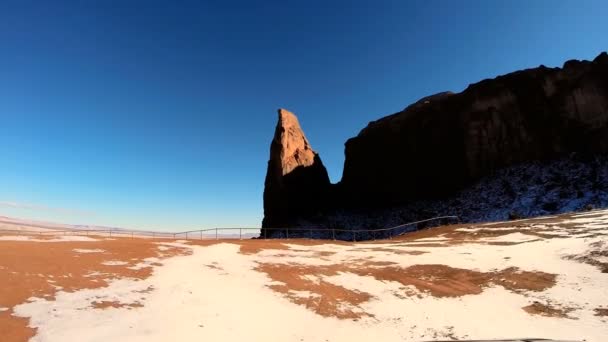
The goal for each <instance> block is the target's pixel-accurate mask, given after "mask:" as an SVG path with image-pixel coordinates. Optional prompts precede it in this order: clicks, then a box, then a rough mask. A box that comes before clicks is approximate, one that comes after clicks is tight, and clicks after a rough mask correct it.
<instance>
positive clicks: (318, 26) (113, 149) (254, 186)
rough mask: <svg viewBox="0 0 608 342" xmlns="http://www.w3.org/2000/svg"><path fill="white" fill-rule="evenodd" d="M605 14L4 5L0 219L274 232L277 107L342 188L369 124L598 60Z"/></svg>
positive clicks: (497, 5)
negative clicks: (265, 221) (470, 89)
mask: <svg viewBox="0 0 608 342" xmlns="http://www.w3.org/2000/svg"><path fill="white" fill-rule="evenodd" d="M262 3H263V4H262ZM607 13H608V2H607V1H605V0H598V1H557V0H546V1H534V0H525V1H515V0H509V1H493V0H490V1H487V0H486V1H449V0H444V1H426V0H425V1H423V0H420V1H405V0H404V1H365V2H360V1H336V2H331V1H266V2H264V1H191V2H188V1H139V2H131V1H74V2H63V1H23V0H19V1H10V0H8V1H2V2H1V3H0V47H1V50H0V127H1V130H0V158H1V159H0V160H1V162H0V215H6V216H16V217H25V218H32V219H42V220H52V221H59V222H65V223H89V224H104V225H113V226H121V227H134V228H135V227H140V228H153V229H163V230H185V229H196V228H199V227H200V228H206V227H215V226H224V227H225V226H237V227H238V226H254V227H258V226H259V225H260V222H261V219H262V215H263V213H262V191H263V184H264V175H265V172H266V162H267V160H268V152H269V145H270V140H271V138H272V134H273V131H274V126H275V124H276V109H277V108H278V107H285V108H288V109H290V110H292V111H293V112H295V113H297V114H298V116H299V118H300V122H301V124H302V125H303V128H304V130H305V132H306V134H307V136H308V138H309V140H310V142H311V144H312V145H313V148H315V149H316V150H317V151H318V152H320V154H321V158H322V159H323V161H324V163H325V165H326V166H327V168H328V171H329V173H330V177H331V179H332V181H334V182H336V181H338V180H339V179H340V177H341V173H342V166H343V162H344V151H343V150H344V145H343V144H344V142H345V141H346V139H347V138H349V137H352V136H354V135H356V134H357V133H358V132H359V130H360V129H362V128H363V127H364V126H365V125H366V124H367V123H368V122H369V121H371V120H375V119H378V118H380V117H381V116H383V115H386V114H391V113H393V112H396V111H399V110H400V109H402V108H404V107H405V106H407V105H408V104H410V103H411V102H413V101H415V100H417V99H418V98H420V97H423V96H426V95H429V94H433V93H437V92H440V91H444V90H452V91H461V90H463V89H464V88H465V87H466V86H467V85H468V84H469V83H473V82H476V81H478V80H480V79H483V78H488V77H494V76H496V75H498V74H503V73H506V72H509V71H513V70H516V69H521V68H526V67H535V66H538V65H540V64H545V65H547V66H561V64H562V63H563V62H564V61H565V60H567V59H571V58H577V59H591V58H593V57H595V56H596V55H597V54H599V52H601V51H603V50H606V49H608V44H607V43H608V38H607V37H608V20H607V19H606V14H607Z"/></svg>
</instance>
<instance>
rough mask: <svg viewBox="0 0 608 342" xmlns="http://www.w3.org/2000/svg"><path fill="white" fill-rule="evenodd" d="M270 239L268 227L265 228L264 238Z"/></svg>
mask: <svg viewBox="0 0 608 342" xmlns="http://www.w3.org/2000/svg"><path fill="white" fill-rule="evenodd" d="M266 239H268V228H266V229H264V240H266Z"/></svg>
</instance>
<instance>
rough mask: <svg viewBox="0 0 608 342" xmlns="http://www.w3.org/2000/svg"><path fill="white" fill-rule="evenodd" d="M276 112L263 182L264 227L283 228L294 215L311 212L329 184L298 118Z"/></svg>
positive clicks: (282, 112) (312, 213)
mask: <svg viewBox="0 0 608 342" xmlns="http://www.w3.org/2000/svg"><path fill="white" fill-rule="evenodd" d="M278 114H279V118H278V119H279V120H278V123H277V127H276V129H275V132H274V138H273V139H272V143H271V144H270V160H269V161H268V170H267V172H266V181H265V182H264V221H263V222H262V227H264V228H270V227H285V226H288V225H291V224H292V223H293V220H297V218H298V217H308V216H310V215H314V214H315V211H317V210H319V208H322V206H320V202H323V200H324V198H325V197H324V195H325V194H326V192H327V190H328V188H329V186H330V183H329V176H328V175H327V170H326V169H325V166H323V163H322V162H321V158H319V155H318V154H317V153H316V152H315V151H313V150H312V148H311V147H310V144H309V143H308V140H307V139H306V136H305V135H304V132H303V131H302V128H301V127H300V123H299V122H298V118H297V117H296V116H295V115H294V114H293V113H291V112H289V111H288V110H285V109H279V110H278Z"/></svg>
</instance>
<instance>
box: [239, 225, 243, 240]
mask: <svg viewBox="0 0 608 342" xmlns="http://www.w3.org/2000/svg"><path fill="white" fill-rule="evenodd" d="M239 240H243V229H242V228H239Z"/></svg>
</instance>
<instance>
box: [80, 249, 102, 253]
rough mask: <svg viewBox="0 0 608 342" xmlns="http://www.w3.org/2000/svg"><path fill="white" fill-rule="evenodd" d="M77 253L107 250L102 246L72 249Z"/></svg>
mask: <svg viewBox="0 0 608 342" xmlns="http://www.w3.org/2000/svg"><path fill="white" fill-rule="evenodd" d="M72 250H73V251H74V252H76V253H103V252H105V250H103V249H100V248H95V249H86V248H74V249H72Z"/></svg>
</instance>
